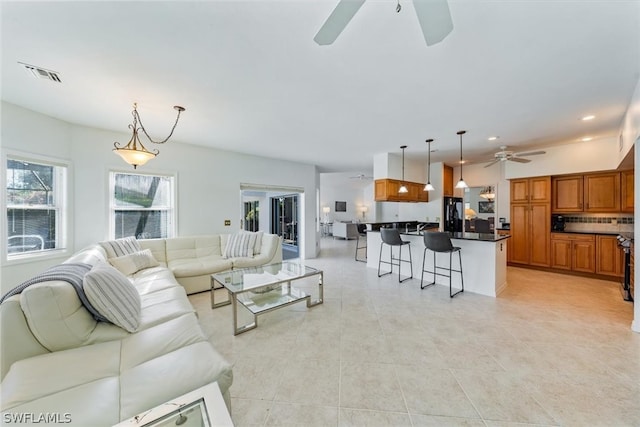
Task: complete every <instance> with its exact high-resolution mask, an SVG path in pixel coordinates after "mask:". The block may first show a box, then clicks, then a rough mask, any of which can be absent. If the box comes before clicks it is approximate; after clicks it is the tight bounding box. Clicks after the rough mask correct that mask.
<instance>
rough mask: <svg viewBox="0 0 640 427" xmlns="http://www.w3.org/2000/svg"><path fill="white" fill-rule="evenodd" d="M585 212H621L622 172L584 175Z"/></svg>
mask: <svg viewBox="0 0 640 427" xmlns="http://www.w3.org/2000/svg"><path fill="white" fill-rule="evenodd" d="M584 211H585V212H620V173H619V172H611V173H603V174H593V175H591V174H590V175H585V176H584Z"/></svg>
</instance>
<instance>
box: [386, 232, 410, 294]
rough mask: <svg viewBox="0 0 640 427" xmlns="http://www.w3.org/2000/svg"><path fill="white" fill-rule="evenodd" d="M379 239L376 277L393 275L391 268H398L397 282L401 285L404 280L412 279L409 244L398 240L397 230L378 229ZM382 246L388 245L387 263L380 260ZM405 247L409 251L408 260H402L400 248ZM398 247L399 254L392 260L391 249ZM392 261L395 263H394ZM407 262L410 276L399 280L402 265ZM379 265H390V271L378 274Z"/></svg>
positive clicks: (398, 233)
mask: <svg viewBox="0 0 640 427" xmlns="http://www.w3.org/2000/svg"><path fill="white" fill-rule="evenodd" d="M380 237H381V238H382V242H381V243H380V257H379V258H378V277H382V276H385V275H387V274H391V273H393V266H394V265H396V266H398V282H400V283H402V282H404V281H405V280H408V279H413V262H412V260H411V246H410V245H411V242H406V241H404V240H402V239H401V238H400V232H399V231H398V229H397V228H381V229H380ZM384 245H389V261H383V260H382V247H383V246H384ZM405 245H406V246H407V247H408V249H409V259H408V260H406V259H402V247H403V246H405ZM394 246H399V247H400V251H399V252H400V253H399V254H398V258H394V256H393V247H394ZM394 261H397V263H395V262H394ZM403 262H408V263H409V267H410V268H411V276H409V277H405V278H404V279H400V272H401V271H402V263H403ZM380 264H389V265H391V271H389V272H387V273H384V274H380Z"/></svg>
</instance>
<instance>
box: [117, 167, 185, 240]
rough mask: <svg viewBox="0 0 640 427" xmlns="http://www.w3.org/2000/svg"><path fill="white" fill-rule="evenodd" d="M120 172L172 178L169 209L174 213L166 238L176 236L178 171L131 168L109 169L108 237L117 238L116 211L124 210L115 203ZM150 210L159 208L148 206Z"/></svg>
mask: <svg viewBox="0 0 640 427" xmlns="http://www.w3.org/2000/svg"><path fill="white" fill-rule="evenodd" d="M119 174H124V175H141V176H151V177H154V176H157V177H161V178H169V179H170V180H171V183H172V184H171V185H170V190H169V191H170V193H171V194H170V195H169V201H170V203H171V206H169V208H168V209H167V211H169V212H171V214H172V219H171V221H170V222H171V224H170V226H169V227H168V229H167V232H168V235H167V236H166V237H164V238H171V237H176V236H177V235H178V198H177V194H178V174H177V173H176V172H167V171H158V170H146V171H144V172H142V171H138V170H133V171H132V170H130V169H126V170H125V169H119V168H118V169H109V171H108V173H107V185H108V192H107V206H108V213H107V222H108V224H107V229H108V232H109V234H108V239H111V240H113V239H115V238H116V237H115V235H116V228H117V227H116V221H115V213H116V211H117V210H123V209H122V208H117V207H116V205H115V197H114V196H115V183H116V179H115V177H116V175H119ZM131 210H132V211H140V210H145V209H144V208H142V209H131ZM148 210H158V209H154V208H153V207H152V208H148ZM140 240H144V239H140Z"/></svg>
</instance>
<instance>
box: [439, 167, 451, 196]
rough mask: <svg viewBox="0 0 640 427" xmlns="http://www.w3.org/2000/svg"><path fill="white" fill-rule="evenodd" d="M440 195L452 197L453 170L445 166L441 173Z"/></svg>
mask: <svg viewBox="0 0 640 427" xmlns="http://www.w3.org/2000/svg"><path fill="white" fill-rule="evenodd" d="M442 195H443V196H452V197H453V168H452V167H451V166H447V165H444V168H443V171H442Z"/></svg>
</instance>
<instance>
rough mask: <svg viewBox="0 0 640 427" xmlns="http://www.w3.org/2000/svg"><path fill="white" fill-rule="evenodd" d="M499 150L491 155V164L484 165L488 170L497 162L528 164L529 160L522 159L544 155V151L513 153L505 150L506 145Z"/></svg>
mask: <svg viewBox="0 0 640 427" xmlns="http://www.w3.org/2000/svg"><path fill="white" fill-rule="evenodd" d="M500 150H501V151H498V152H497V153H495V154H494V155H493V157H494V159H493V160H492V161H491V163H489V164H488V165H486V166H485V168H488V167H489V166H491V165H494V164H496V163H498V162H506V161H507V160H509V161H511V162H518V163H529V162H530V161H531V160H530V159H523V157H527V156H537V155H539V154H545V153H546V151H526V152H522V153H515V152H513V151H510V150H507V146H506V145H501V146H500Z"/></svg>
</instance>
